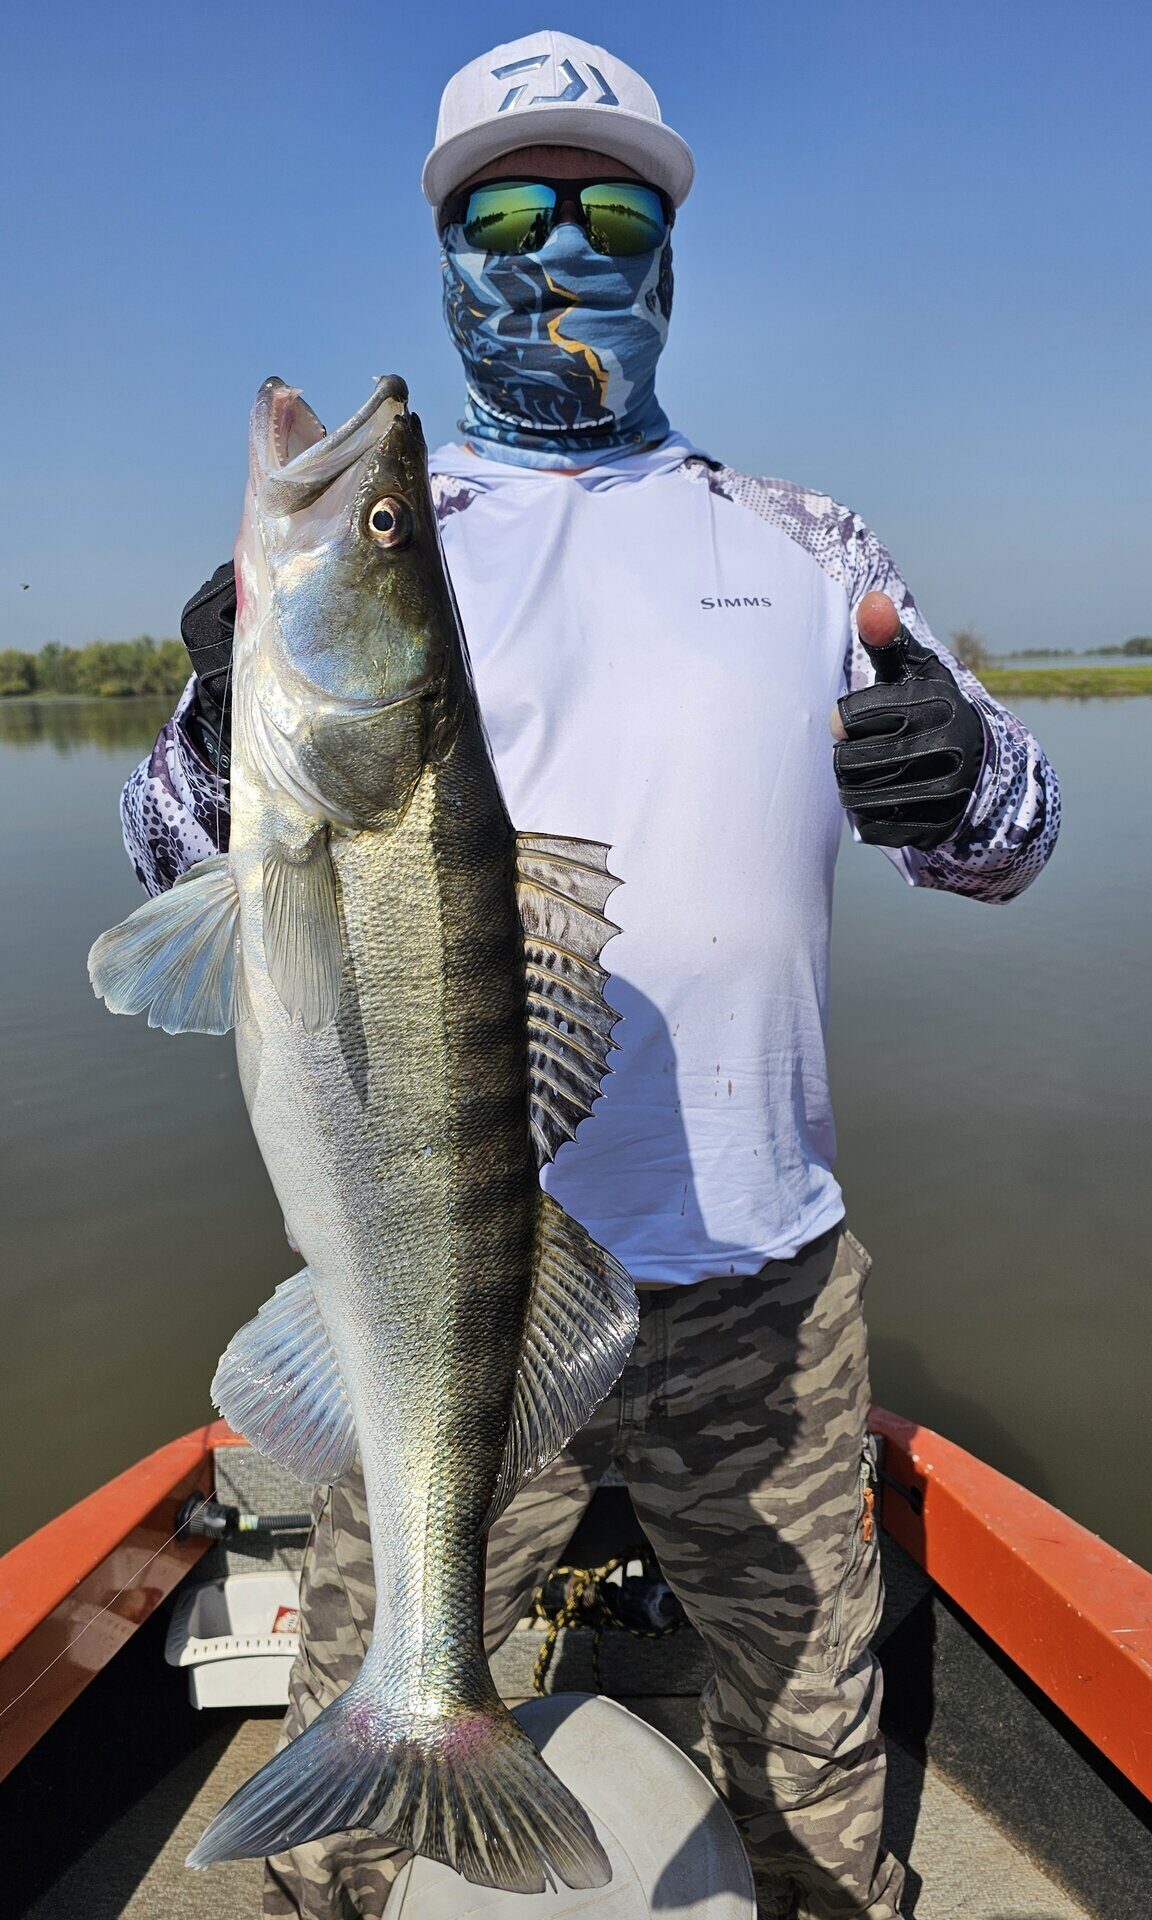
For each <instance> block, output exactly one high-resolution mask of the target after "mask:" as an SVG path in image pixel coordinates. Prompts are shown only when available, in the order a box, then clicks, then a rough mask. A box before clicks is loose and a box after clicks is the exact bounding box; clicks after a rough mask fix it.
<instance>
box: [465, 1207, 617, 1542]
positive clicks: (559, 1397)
mask: <svg viewBox="0 0 1152 1920" xmlns="http://www.w3.org/2000/svg"><path fill="white" fill-rule="evenodd" d="M637 1325H638V1313H637V1307H636V1289H635V1287H634V1286H633V1285H632V1282H631V1280H630V1279H629V1277H628V1275H627V1274H626V1273H625V1271H624V1269H623V1267H622V1266H621V1265H620V1263H619V1261H618V1260H615V1259H613V1257H612V1255H611V1254H610V1253H607V1252H605V1250H604V1248H603V1247H599V1246H597V1244H596V1242H595V1240H593V1239H592V1237H591V1235H590V1234H587V1233H585V1231H584V1228H583V1227H582V1226H580V1225H578V1223H577V1222H576V1221H575V1220H573V1219H572V1217H571V1215H570V1214H567V1213H565V1211H564V1209H563V1207H561V1206H558V1205H557V1203H556V1201H555V1200H553V1198H552V1196H551V1194H547V1193H541V1195H540V1211H539V1214H538V1216H537V1228H536V1281H535V1285H534V1287H533V1290H532V1299H531V1303H530V1305H529V1308H528V1319H527V1323H526V1326H525V1329H524V1344H523V1349H522V1351H521V1355H520V1368H519V1372H518V1374H517V1379H516V1391H515V1394H514V1396H513V1401H512V1422H511V1426H510V1427H509V1431H508V1447H507V1451H506V1453H505V1456H504V1465H503V1467H502V1469H501V1473H500V1480H499V1483H498V1485H497V1488H496V1494H495V1497H494V1500H493V1504H492V1516H491V1518H492V1520H495V1518H496V1517H497V1515H498V1514H500V1513H502V1512H503V1511H504V1508H505V1507H506V1506H507V1505H508V1502H509V1501H510V1500H511V1499H512V1498H513V1496H514V1495H515V1494H516V1493H517V1492H518V1491H519V1489H520V1488H521V1487H522V1486H523V1485H524V1484H525V1482H526V1481H528V1480H531V1479H533V1478H534V1477H535V1475H536V1474H538V1473H539V1472H540V1471H541V1469H542V1468H544V1467H546V1466H547V1465H548V1462H549V1461H550V1460H554V1459H555V1458H556V1455H557V1454H558V1453H559V1452H560V1451H561V1449H562V1448H564V1447H566V1446H567V1444H568V1442H569V1440H570V1439H571V1438H572V1435H573V1434H574V1433H577V1432H579V1430H580V1428H581V1427H582V1426H583V1425H584V1424H585V1422H586V1421H587V1420H588V1419H590V1418H591V1416H592V1414H593V1413H594V1412H595V1410H596V1408H597V1407H598V1406H599V1405H600V1402H601V1400H603V1399H604V1397H605V1395H606V1394H608V1393H610V1392H611V1391H612V1388H613V1387H614V1386H615V1384H616V1382H617V1380H618V1379H619V1378H620V1375H621V1373H622V1372H623V1369H624V1363H625V1361H626V1360H627V1358H628V1355H629V1354H630V1353H631V1351H632V1343H633V1341H634V1340H635V1338H636V1328H637ZM489 1524H491V1521H490V1522H489Z"/></svg>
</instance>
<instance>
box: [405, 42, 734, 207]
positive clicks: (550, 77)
mask: <svg viewBox="0 0 1152 1920" xmlns="http://www.w3.org/2000/svg"><path fill="white" fill-rule="evenodd" d="M536 145H545V146H566V147H593V148H595V150H596V151H597V152H598V153H606V154H609V155H610V156H611V158H612V159H613V160H622V161H623V162H624V163H625V165H626V166H629V167H632V168H633V169H634V171H635V172H636V173H639V174H643V176H644V178H645V179H646V180H650V181H651V182H652V184H653V186H657V187H663V189H664V191H665V193H667V194H668V195H669V196H670V198H671V200H672V204H673V206H676V207H678V206H679V205H680V204H681V202H682V201H683V200H685V199H686V198H687V196H688V189H689V187H690V186H691V185H692V177H693V174H694V173H695V171H696V168H695V163H694V162H693V159H692V150H691V148H690V147H689V146H688V145H687V143H686V142H685V141H684V140H682V139H681V138H680V135H679V134H678V133H673V131H672V129H671V127H666V126H665V125H664V122H663V120H662V119H661V118H660V103H659V101H658V100H657V98H656V95H655V94H654V93H653V91H652V89H651V87H650V86H649V85H648V82H647V81H646V80H642V79H641V77H640V75H639V74H638V73H636V72H635V71H634V69H633V68H632V67H629V66H626V65H625V63H624V61H623V60H617V59H616V57H615V55H613V54H611V53H607V52H606V51H605V49H604V48H603V47H594V46H591V45H590V44H589V42H588V41H587V40H578V39H577V38H576V36H575V35H574V34H571V33H529V34H525V36H524V38H523V40H509V41H508V42H507V44H506V45H505V46H502V47H493V49H492V51H491V53H485V54H481V56H480V58H479V59H478V60H471V61H469V63H468V65H467V66H466V67H461V69H460V71H459V73H455V74H453V76H452V78H451V80H449V82H448V85H447V86H446V87H445V89H444V92H443V94H442V96H441V100H440V117H439V119H438V120H437V122H436V144H435V146H434V147H433V149H432V151H431V153H430V154H429V155H428V158H427V160H426V161H425V162H424V177H423V181H422V185H423V188H424V197H425V199H427V200H429V201H431V203H432V205H433V206H434V207H439V206H441V205H442V204H443V202H444V201H445V200H447V198H448V196H449V194H451V193H453V192H454V191H455V189H456V188H457V187H458V186H459V185H460V183H461V181H462V180H467V178H468V176H469V174H471V173H475V172H476V170H477V168H478V167H483V166H486V165H487V163H488V161H489V160H497V159H499V157H500V155H501V154H502V153H508V152H509V151H510V150H511V149H512V148H513V147H529V146H536Z"/></svg>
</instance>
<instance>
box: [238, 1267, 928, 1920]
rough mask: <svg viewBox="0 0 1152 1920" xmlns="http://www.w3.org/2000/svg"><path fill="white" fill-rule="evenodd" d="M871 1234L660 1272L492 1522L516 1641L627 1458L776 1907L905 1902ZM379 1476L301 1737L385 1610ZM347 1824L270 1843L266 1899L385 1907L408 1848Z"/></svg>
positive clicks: (315, 1616)
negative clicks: (584, 1404) (875, 1651)
mask: <svg viewBox="0 0 1152 1920" xmlns="http://www.w3.org/2000/svg"><path fill="white" fill-rule="evenodd" d="M868 1265H869V1262H868V1257H867V1255H866V1254H865V1252H864V1250H863V1248H862V1247H861V1246H860V1244H859V1242H858V1241H856V1240H854V1239H853V1238H852V1236H851V1235H850V1234H847V1233H842V1232H841V1231H840V1230H839V1229H833V1230H832V1231H831V1232H829V1233H827V1234H824V1235H823V1236H822V1237H821V1238H820V1239H819V1240H816V1241H813V1242H812V1244H811V1245H810V1246H808V1247H805V1248H803V1249H802V1250H801V1252H800V1253H799V1254H798V1255H796V1257H795V1258H794V1259H791V1260H779V1261H770V1262H769V1263H768V1265H767V1266H765V1267H764V1268H763V1269H762V1271H761V1272H760V1273H759V1274H757V1275H756V1276H755V1278H752V1279H749V1278H747V1277H745V1278H742V1279H735V1278H733V1279H714V1280H705V1281H702V1282H701V1283H700V1284H699V1285H696V1286H692V1287H675V1288H669V1289H665V1290H660V1291H642V1292H641V1295H640V1302H641V1309H640V1333H639V1337H638V1339H637V1342H636V1346H635V1348H634V1350H633V1353H632V1357H631V1359H630V1361H629V1363H628V1366H627V1368H626V1369H625V1372H624V1375H623V1377H622V1379H621V1381H620V1383H619V1385H618V1386H617V1388H616V1390H615V1392H614V1393H613V1394H612V1395H611V1396H610V1397H609V1399H608V1400H606V1401H605V1403H604V1405H603V1406H602V1407H601V1408H600V1409H599V1410H598V1411H597V1413H596V1414H595V1415H594V1416H593V1418H592V1420H591V1421H590V1422H589V1424H588V1426H587V1427H585V1428H584V1429H583V1431H582V1432H581V1433H579V1434H577V1436H576V1438H575V1439H574V1440H573V1441H572V1443H571V1445H570V1446H569V1447H568V1448H567V1449H566V1450H565V1452H564V1453H563V1454H562V1455H561V1456H560V1458H559V1459H558V1460H556V1461H555V1462H553V1464H552V1465H551V1466H550V1467H548V1468H547V1469H546V1470H545V1471H544V1472H543V1473H542V1474H541V1475H540V1477H539V1478H538V1479H537V1480H535V1481H534V1482H533V1483H532V1484H531V1485H530V1486H529V1487H527V1488H526V1489H525V1490H524V1492H523V1493H522V1494H521V1495H520V1496H519V1497H518V1498H517V1499H516V1500H514V1501H513V1503H512V1505H511V1507H510V1508H509V1509H508V1511H507V1513H505V1514H504V1515H503V1516H502V1518H501V1519H500V1520H499V1521H498V1523H497V1524H496V1526H495V1527H494V1528H493V1530H492V1535H491V1538H490V1542H489V1552H488V1585H487V1594H486V1601H485V1607H486V1612H485V1637H486V1640H487V1643H488V1646H489V1649H491V1648H492V1647H495V1646H499V1644H500V1643H501V1641H502V1640H504V1639H505V1637H506V1636H507V1635H508V1634H509V1633H510V1632H511V1630H512V1628H513V1626H514V1625H515V1623H516V1621H517V1620H518V1619H519V1618H520V1617H521V1615H522V1614H523V1613H524V1612H525V1611H526V1609H527V1606H528V1603H529V1599H530V1596H531V1593H532V1591H533V1589H534V1588H535V1587H536V1586H537V1585H539V1583H540V1581H541V1580H542V1579H543V1578H544V1576H545V1575H546V1574H547V1573H548V1572H549V1571H550V1570H551V1568H552V1567H553V1565H555V1563H556V1562H557V1560H558V1558H559V1557H560V1555H561V1554H562V1552H563V1549H564V1546H565V1544H566V1542H567V1541H568V1539H569V1537H570V1535H571V1533H572V1530H573V1528H574V1526H575V1524H576V1522H577V1520H578V1519H579V1517H580V1515H581V1513H582V1512H583V1510H584V1507H585V1505H586V1504H587V1502H588V1500H589V1498H590V1497H591V1494H592V1492H593V1489H594V1488H595V1487H596V1485H597V1483H598V1482H599V1480H600V1477H601V1475H602V1474H603V1472H604V1470H605V1468H606V1467H607V1466H608V1465H609V1463H610V1462H611V1461H615V1463H616V1465H617V1467H618V1468H619V1470H620V1473H621V1474H622V1476H623V1478H624V1480H625V1481H626V1483H627V1485H628V1487H629V1488H630V1490H631V1493H632V1498H633V1502H634V1504H635V1507H636V1511H637V1513H638V1515H639V1518H640V1522H641V1524H642V1526H643V1527H644V1529H645V1532H646V1533H647V1534H648V1537H649V1539H650V1540H651V1542H652V1544H653V1546H654V1547H655V1549H656V1552H657V1554H658V1555H659V1558H660V1563H661V1566H662V1568H663V1570H664V1573H665V1575H666V1577H667V1579H668V1581H669V1583H670V1584H671V1586H672V1587H673V1588H674V1590H675V1592H676V1593H677V1594H678V1595H679V1597H680V1600H681V1601H682V1603H683V1605H684V1607H685V1609H686V1611H687V1613H688V1615H689V1617H690V1619H691V1620H692V1622H693V1624H694V1625H695V1626H696V1627H697V1628H698V1630H699V1632H700V1633H701V1634H702V1636H703V1638H704V1640H705V1642H706V1644H707V1647H708V1650H709V1653H710V1655H711V1659H712V1663H713V1668H714V1678H713V1679H712V1681H711V1683H710V1684H709V1686H708V1687H707V1688H706V1690H705V1693H704V1697H703V1701H702V1714H703V1721H704V1730H705V1736H706V1740H707V1745H708V1752H709V1756H710V1759H711V1765H712V1774H713V1778H714V1780H715V1782H716V1785H717V1787H718V1788H719V1790H720V1792H721V1793H722V1794H723V1796H724V1798H725V1800H726V1801H727V1803H728V1805H729V1807H730V1809H731V1811H732V1813H733V1814H734V1815H735V1817H736V1819H737V1821H738V1823H739V1825H740V1828H741V1831H742V1833H743V1836H744V1840H745V1844H746V1845H747V1848H748V1851H749V1855H750V1857H751V1860H752V1864H753V1868H754V1870H755V1873H756V1880H757V1887H758V1890H759V1898H760V1912H761V1914H762V1915H765V1916H767V1915H773V1916H776V1915H780V1916H783V1915H796V1916H803V1917H804V1920H833V1917H836V1920H839V1916H845V1917H846V1916H849V1915H858V1914H867V1915H869V1916H873V1917H874V1920H891V1916H893V1915H895V1914H896V1913H897V1910H898V1907H897V1903H898V1901H899V1897H900V1891H901V1887H902V1884H903V1872H902V1869H901V1868H900V1867H899V1865H898V1864H897V1863H896V1862H895V1861H894V1860H893V1859H892V1858H891V1857H890V1856H888V1855H886V1854H885V1853H884V1852H883V1851H882V1849H881V1845H880V1828H881V1817H882V1812H883V1802H884V1749H883V1744H882V1740H881V1736H880V1732H879V1727H878V1720H879V1712H880V1692H881V1682H880V1671H879V1668H878V1666H877V1664H876V1662H875V1661H874V1659H873V1658H872V1655H871V1654H870V1652H869V1641H870V1639H871V1637H872V1634H873V1633H874V1631H875V1629H876V1625H877V1622H878V1620H879V1616H880V1604H881V1592H880V1571H879V1557H878V1553H877V1548H876V1541H875V1538H874V1537H873V1535H872V1527H871V1523H870V1518H869V1517H868V1516H867V1502H866V1498H865V1495H866V1490H867V1489H868V1487H869V1482H870V1476H871V1473H872V1467H871V1456H870V1450H869V1443H868V1441H867V1439H866V1434H865V1421H866V1418H867V1412H868V1399H869V1395H868V1360H867V1343H866V1338H865V1332H864V1322H863V1316H862V1312H861V1294H862V1291H863V1286H864V1282H865V1280H866V1278H867V1273H868ZM374 1598H375V1596H374V1590H373V1576H372V1562H371V1558H370V1555H369V1544H368V1522H367V1515H366V1513H365V1508H364V1498H363V1487H362V1484H361V1483H360V1481H359V1479H358V1478H357V1479H352V1480H349V1481H346V1482H345V1483H343V1484H342V1485H341V1486H338V1487H336V1488H334V1489H333V1490H332V1492H331V1493H330V1494H328V1493H326V1494H324V1495H323V1497H322V1498H321V1499H320V1501H319V1505H318V1511H317V1518H316V1525H315V1528H314V1531H313V1536H312V1541H311V1545H310V1549H309V1553H308V1558H307V1560H306V1563H305V1569H304V1578H303V1585H302V1603H301V1624H302V1630H303V1640H302V1646H301V1653H300V1657H299V1659H298V1660H297V1662H296V1665H295V1667H294V1668H293V1673H292V1683H291V1706H290V1708H289V1711H288V1717H287V1719H286V1721H285V1726H284V1735H283V1738H284V1739H288V1738H291V1737H292V1736H293V1735H294V1734H296V1733H298V1732H299V1731H300V1729H301V1727H303V1726H306V1725H307V1724H308V1723H309V1722H310V1721H311V1720H312V1719H314V1718H315V1716H316V1714H317V1713H318V1712H319V1711H320V1709H321V1708H322V1707H323V1706H325V1705H326V1704H327V1702H328V1701H329V1700H331V1699H332V1698H333V1697H334V1695H336V1694H338V1693H340V1692H342V1691H343V1689H344V1688H345V1687H346V1686H348V1684H349V1683H350V1681H351V1680H352V1679H353V1677H354V1676H355V1674H356V1672H357V1670H358V1668H359V1666H360V1662H361V1660H362V1659H363V1656H364V1650H365V1647H366V1646H367V1643H368V1639H369V1638H370V1635H371V1630H372V1613H373V1605H374ZM403 1857H404V1856H402V1855H399V1856H398V1855H397V1853H396V1851H395V1849H393V1848H391V1847H389V1846H387V1845H386V1844H384V1843H383V1842H382V1841H381V1840H380V1839H379V1837H378V1836H377V1835H375V1834H371V1833H352V1834H336V1835H333V1836H332V1837H330V1838H329V1839H326V1840H319V1841H314V1842H311V1843H309V1844H308V1845H306V1846H301V1847H297V1848H295V1849H294V1850H293V1851H292V1852H290V1853H284V1854H280V1855H278V1856H277V1857H276V1858H275V1859H273V1860H270V1861H269V1862H268V1864H267V1869H266V1876H265V1893H264V1913H265V1915H266V1916H267V1920H376V1917H377V1916H379V1915H380V1914H381V1912H382V1910H383V1907H384V1902H385V1900H386V1898H387V1893H388V1887H389V1885H390V1883H391V1881H392V1879H393V1877H394V1874H395V1872H396V1871H397V1868H398V1863H399V1861H400V1860H401V1859H402V1858H403Z"/></svg>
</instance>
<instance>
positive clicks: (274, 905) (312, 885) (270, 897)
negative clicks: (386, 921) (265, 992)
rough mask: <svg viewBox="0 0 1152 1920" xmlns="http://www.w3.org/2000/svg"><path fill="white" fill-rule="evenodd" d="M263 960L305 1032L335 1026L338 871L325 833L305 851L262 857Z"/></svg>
mask: <svg viewBox="0 0 1152 1920" xmlns="http://www.w3.org/2000/svg"><path fill="white" fill-rule="evenodd" d="M264 958H265V960H266V961H267V963H268V974H269V978H270V979H271V981H272V984H273V986H274V987H275V989H276V991H277V993H278V994H279V996H280V999H281V1001H282V1002H283V1004H284V1006H285V1008H286V1009H287V1011H288V1013H289V1014H291V1015H292V1016H293V1017H294V1018H296V1019H298V1020H300V1021H301V1023H302V1024H303V1026H304V1027H305V1029H306V1030H307V1032H309V1033H317V1032H319V1030H320V1028H321V1027H328V1026H331V1024H332V1022H333V1020H335V1018H336V1015H337V1012H338V1010H339V1007H340V974H341V971H342V968H343V955H342V943H341V939H340V909H339V907H338V905H337V903H336V872H335V869H334V867H333V865H332V857H331V855H330V853H329V852H328V842H327V840H326V838H325V837H324V835H323V834H319V835H318V836H317V837H316V839H315V840H313V841H312V843H311V845H310V846H309V847H308V849H307V851H306V852H305V853H304V854H303V855H301V854H297V853H290V852H288V851H287V850H286V849H285V848H284V847H277V846H272V847H269V849H268V851H267V853H266V854H265V855H264Z"/></svg>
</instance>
